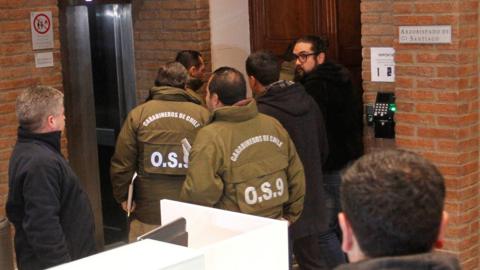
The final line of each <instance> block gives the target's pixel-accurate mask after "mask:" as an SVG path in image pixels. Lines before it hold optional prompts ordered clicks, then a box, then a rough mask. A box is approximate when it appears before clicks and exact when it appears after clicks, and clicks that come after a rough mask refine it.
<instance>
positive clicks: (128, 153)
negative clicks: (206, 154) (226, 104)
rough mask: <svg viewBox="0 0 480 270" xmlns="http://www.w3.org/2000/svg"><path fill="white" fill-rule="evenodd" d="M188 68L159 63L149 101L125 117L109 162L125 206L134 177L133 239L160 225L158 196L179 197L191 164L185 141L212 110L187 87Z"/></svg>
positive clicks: (116, 191)
mask: <svg viewBox="0 0 480 270" xmlns="http://www.w3.org/2000/svg"><path fill="white" fill-rule="evenodd" d="M186 80H187V71H186V69H185V68H184V67H183V66H182V65H181V64H180V63H178V62H171V63H167V64H165V65H163V66H162V67H160V69H159V71H158V75H157V79H156V81H155V87H153V88H152V89H150V95H149V98H148V101H147V102H145V103H143V104H141V105H139V106H137V107H136V108H134V109H133V110H132V111H131V112H130V113H129V114H128V116H127V118H126V119H125V122H124V124H123V127H122V130H121V131H120V134H119V136H118V139H117V145H116V147H115V154H114V155H113V157H112V161H111V169H110V174H111V182H112V186H113V193H114V197H115V199H116V200H117V201H118V202H119V203H120V204H121V205H122V208H123V209H124V210H125V211H127V210H128V209H127V208H128V206H127V196H128V186H129V184H130V183H131V180H132V176H133V175H134V173H135V172H137V174H138V176H137V177H136V179H135V180H134V196H133V198H134V203H133V204H132V209H131V210H133V217H134V220H133V221H132V223H131V225H130V237H129V238H130V240H133V239H135V238H136V237H137V236H139V235H142V234H144V233H145V232H148V231H149V230H151V229H153V228H154V227H156V226H155V225H159V224H160V205H159V200H160V199H172V200H178V196H179V193H180V189H181V187H182V184H183V181H184V179H185V174H186V172H187V168H188V166H189V165H188V157H186V156H184V152H183V150H182V145H181V140H182V139H183V138H186V139H187V140H188V141H189V142H190V143H192V142H193V140H194V139H195V135H196V134H197V131H198V130H199V129H200V128H201V127H202V126H204V125H205V124H207V123H208V121H209V118H210V113H209V112H208V110H207V109H205V108H204V107H202V106H200V105H199V103H200V102H199V101H198V100H197V99H196V98H195V97H192V96H191V95H189V94H188V93H187V92H186V91H185V82H186Z"/></svg>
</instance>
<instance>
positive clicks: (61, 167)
mask: <svg viewBox="0 0 480 270" xmlns="http://www.w3.org/2000/svg"><path fill="white" fill-rule="evenodd" d="M16 112H17V118H18V122H19V124H20V127H19V128H18V139H17V143H16V145H15V148H14V150H13V153H12V157H11V158H10V165H9V169H8V175H9V191H8V201H7V206H6V212H7V216H8V218H9V219H10V221H11V222H12V223H13V225H14V226H15V251H16V255H17V256H16V257H17V265H18V268H19V269H44V268H48V267H52V266H55V265H58V264H62V263H65V262H69V261H71V260H76V259H80V258H82V257H85V256H88V255H90V254H93V253H94V252H95V238H94V231H95V228H94V226H95V225H94V220H93V214H92V209H91V206H90V203H89V201H88V197H87V195H86V193H85V192H84V191H83V190H82V188H81V186H80V183H79V180H78V177H77V176H76V175H75V173H74V172H73V170H72V169H71V168H70V166H69V164H68V163H67V161H66V160H65V158H64V157H63V156H62V153H61V151H60V138H61V132H62V130H63V129H64V127H65V115H64V107H63V94H62V92H60V91H58V90H56V89H54V88H51V87H46V86H38V87H34V88H31V89H27V90H25V91H24V92H23V93H22V94H21V95H20V96H19V97H18V98H17V104H16Z"/></svg>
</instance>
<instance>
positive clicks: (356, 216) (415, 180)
mask: <svg viewBox="0 0 480 270" xmlns="http://www.w3.org/2000/svg"><path fill="white" fill-rule="evenodd" d="M340 190H341V195H340V197H341V202H342V209H343V214H344V215H345V219H346V220H347V222H348V223H349V226H351V229H352V230H353V235H355V238H356V240H357V241H358V245H359V247H360V249H361V251H362V253H363V254H364V255H365V256H367V257H370V258H372V257H384V256H400V255H407V254H418V253H424V252H429V251H430V250H432V248H433V247H434V246H435V244H436V242H437V239H438V238H439V233H440V228H441V225H442V226H443V225H444V224H443V221H444V220H443V219H442V214H443V204H444V199H445V183H444V179H443V176H442V175H441V173H440V172H439V171H438V169H437V168H436V167H435V166H434V165H433V164H432V163H430V162H429V161H427V160H426V159H424V158H422V157H421V156H419V155H417V154H414V153H411V152H407V151H402V150H387V151H379V152H374V153H371V154H367V155H365V156H363V157H362V158H360V159H359V160H357V161H356V162H355V163H354V164H353V165H352V166H351V167H350V168H348V169H347V170H346V171H345V172H344V173H343V175H342V185H341V189H340ZM341 215H342V214H341ZM340 221H341V223H342V218H341V219H340ZM343 229H344V228H343V227H342V230H343ZM344 234H345V231H344ZM344 250H345V247H344Z"/></svg>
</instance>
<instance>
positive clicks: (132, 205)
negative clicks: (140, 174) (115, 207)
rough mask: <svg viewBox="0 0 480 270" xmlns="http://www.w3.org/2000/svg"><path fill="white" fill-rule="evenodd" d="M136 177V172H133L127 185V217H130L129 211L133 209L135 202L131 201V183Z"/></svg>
mask: <svg viewBox="0 0 480 270" xmlns="http://www.w3.org/2000/svg"><path fill="white" fill-rule="evenodd" d="M136 177H137V172H135V173H133V176H132V181H131V182H130V185H129V186H128V197H127V217H130V213H131V212H132V211H133V210H134V209H135V202H133V183H134V181H135V178H136Z"/></svg>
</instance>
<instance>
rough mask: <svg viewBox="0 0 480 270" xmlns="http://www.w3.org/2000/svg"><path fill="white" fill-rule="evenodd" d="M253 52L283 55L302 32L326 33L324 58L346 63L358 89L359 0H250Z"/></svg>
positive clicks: (359, 47) (359, 80) (359, 75)
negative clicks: (325, 54) (326, 50)
mask: <svg viewBox="0 0 480 270" xmlns="http://www.w3.org/2000/svg"><path fill="white" fill-rule="evenodd" d="M249 9H250V10H249V12H250V35H251V47H252V51H257V50H269V51H272V52H273V53H275V54H277V55H282V54H283V53H284V51H285V50H286V48H287V46H288V44H289V43H290V42H291V41H292V40H293V39H295V38H298V37H301V36H304V35H309V34H313V35H320V36H326V37H327V38H328V40H329V42H330V47H329V50H328V52H327V58H330V59H333V60H335V61H336V62H338V63H341V64H342V65H344V66H346V67H347V68H348V69H349V70H350V72H351V73H352V78H353V80H354V82H355V84H356V85H357V87H358V89H361V72H362V47H361V24H360V0H296V1H292V0H249Z"/></svg>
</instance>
